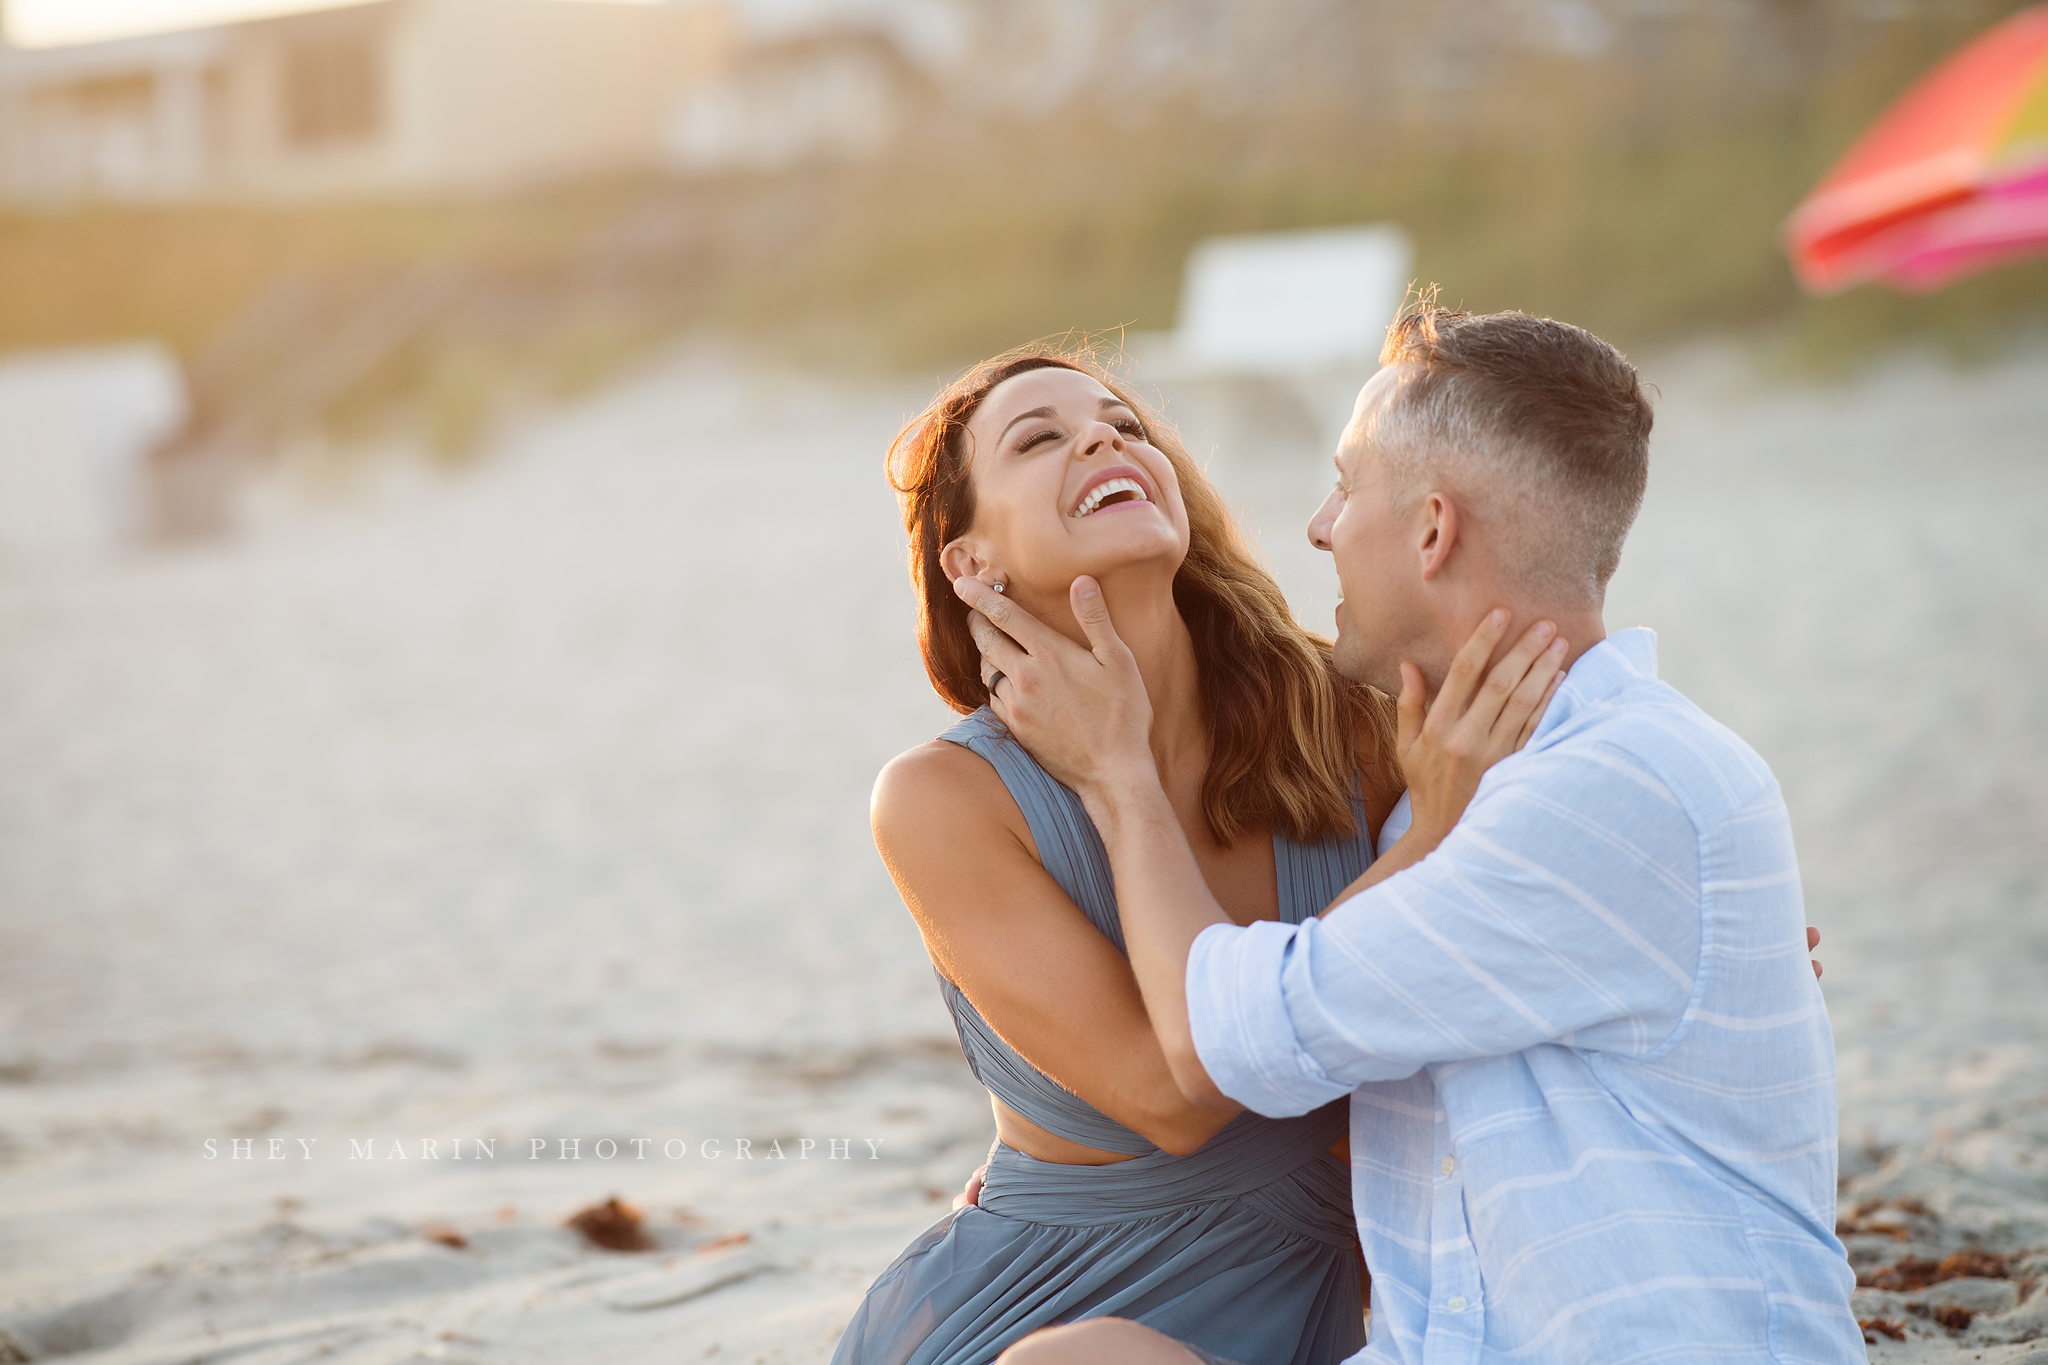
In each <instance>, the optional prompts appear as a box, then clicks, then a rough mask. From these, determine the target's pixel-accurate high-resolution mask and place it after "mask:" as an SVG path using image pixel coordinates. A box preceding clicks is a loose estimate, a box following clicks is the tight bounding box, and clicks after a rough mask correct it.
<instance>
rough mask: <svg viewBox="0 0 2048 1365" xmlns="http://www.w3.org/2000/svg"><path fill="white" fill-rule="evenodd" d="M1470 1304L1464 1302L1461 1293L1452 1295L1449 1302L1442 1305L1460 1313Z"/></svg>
mask: <svg viewBox="0 0 2048 1365" xmlns="http://www.w3.org/2000/svg"><path fill="white" fill-rule="evenodd" d="M1471 1306H1472V1305H1471V1304H1469V1303H1466V1302H1465V1296H1464V1295H1463V1294H1459V1295H1456V1296H1454V1297H1453V1298H1452V1299H1451V1301H1450V1302H1449V1303H1447V1304H1445V1305H1444V1307H1446V1308H1448V1309H1450V1310H1451V1311H1452V1312H1453V1313H1462V1312H1464V1311H1465V1310H1466V1309H1467V1308H1470V1307H1471Z"/></svg>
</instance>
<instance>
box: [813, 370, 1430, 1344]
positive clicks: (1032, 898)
mask: <svg viewBox="0 0 2048 1365" xmlns="http://www.w3.org/2000/svg"><path fill="white" fill-rule="evenodd" d="M889 473H890V479H891V482H892V483H893V485H894V486H895V488H896V489H897V491H898V493H899V495H900V498H901V503H902V508H903V519H904V525H905V527H906V529H907V530H908V532H909V535H910V550H911V576H912V579H913V581H914V583H915V585H916V589H917V593H918V600H919V607H920V617H919V639H920V644H921V646H922V648H923V652H924V660H925V667H926V670H927V671H928V672H929V674H930V676H931V680H932V685H933V687H934V688H936V689H937V691H938V693H939V695H940V696H941V697H942V698H944V699H945V700H946V702H947V703H948V704H950V705H951V706H952V707H953V708H954V709H955V710H957V711H960V712H963V713H965V716H964V719H962V720H961V721H960V722H959V723H958V724H956V725H955V726H953V728H952V729H950V730H948V731H947V732H946V733H945V735H944V736H943V737H941V738H940V739H938V740H934V741H933V742H931V743H929V744H926V745H923V746H921V747H919V748H917V749H913V750H911V751H910V752H909V753H906V754H904V755H902V756H901V757H899V758H897V759H895V760H894V761H893V762H891V763H890V764H889V766H888V767H887V768H886V769H884V770H883V772H882V775H881V778H880V780H879V781H878V782H877V784H876V787H875V795H874V810H873V816H874V831H875V841H876V844H877V845H878V846H879V848H880V849H881V852H882V857H883V859H884V860H885V861H886V862H887V864H888V867H889V871H890V874H891V875H892V876H893V877H894V878H895V880H896V885H897V887H898V889H899V890H900V891H901V892H902V895H903V900H904V903H905V904H906V905H907V906H908V907H909V909H910V912H911V914H912V915H913V916H915V918H916V920H917V923H918V927H919V929H920V930H921V931H922V932H923V935H924V941H925V946H926V948H927V950H928V951H929V953H930V955H931V958H932V962H933V965H934V967H935V968H936V970H937V972H938V976H939V990H940V992H941V994H942V995H943V996H944V998H945V1001H946V1005H947V1007H948V1008H949V1009H950V1010H951V1011H952V1015H953V1020H954V1024H955V1026H956V1028H957V1029H958V1031H959V1035H960V1043H961V1046H962V1048H963V1049H964V1050H965V1052H966V1054H967V1060H968V1063H969V1065H970V1066H972V1068H973V1070H974V1074H975V1076H976V1077H977V1078H978V1079H979V1080H980V1081H981V1082H982V1084H983V1085H985V1086H986V1087H987V1088H988V1090H989V1092H990V1094H991V1096H992V1097H993V1104H994V1109H995V1118H996V1130H997V1134H998V1140H997V1143H996V1146H995V1147H994V1149H993V1150H992V1151H991V1154H990V1160H989V1165H988V1167H987V1173H986V1177H985V1183H984V1184H983V1186H982V1188H981V1191H980V1196H979V1202H978V1205H970V1206H968V1207H965V1208H961V1209H957V1210H955V1211H954V1212H953V1213H951V1214H949V1215H948V1216H947V1217H946V1218H944V1219H942V1220H941V1221H940V1222H939V1223H938V1224H936V1225H935V1226H934V1227H932V1228H931V1229H930V1230H929V1231H927V1232H926V1233H924V1234H923V1235H922V1236H921V1237H919V1238H918V1239H917V1240H916V1241H915V1242H914V1243H912V1244H911V1246H910V1247H909V1249H908V1250H906V1251H905V1252H904V1253H903V1254H902V1255H901V1256H900V1257H899V1258H898V1259H897V1260H896V1262H895V1263H894V1264H893V1265H891V1266H890V1267H889V1268H888V1269H887V1270H886V1271H885V1272H884V1273H883V1274H882V1276H881V1278H880V1279H878V1280H877V1281H876V1282H875V1284H874V1286H873V1288H871V1289H870V1290H869V1292H868V1295H867V1297H866V1299H865V1300H864V1301H863V1302H862V1304H861V1306H860V1309H859V1311H858V1312H857V1313H856V1314H855V1316H854V1319H853V1321H852V1323H851V1324H850V1325H849V1326H848V1327H847V1329H846V1333H845V1336H844V1337H843V1339H842V1340H841V1342H840V1345H839V1349H838V1352H837V1354H836V1355H835V1356H834V1361H835V1363H836V1365H909V1363H911V1362H917V1363H919V1365H940V1363H941V1362H943V1363H944V1365H969V1363H970V1362H983V1361H990V1360H993V1359H994V1358H995V1357H996V1356H997V1355H998V1354H1000V1353H1001V1351H1002V1350H1003V1349H1004V1348H1005V1347H1006V1346H1008V1345H1009V1344H1011V1343H1012V1342H1014V1341H1016V1340H1017V1339H1018V1338H1020V1337H1022V1336H1024V1335H1025V1334H1027V1333H1029V1332H1031V1331H1032V1330H1034V1329H1036V1328H1039V1327H1043V1326H1046V1325H1048V1324H1052V1323H1060V1322H1069V1321H1073V1320H1076V1319H1080V1318H1091V1317H1098V1316H1103V1315H1110V1314H1114V1315H1116V1316H1119V1317H1124V1318H1132V1319H1135V1320H1137V1321H1139V1322H1142V1323H1145V1324H1147V1325H1149V1326H1151V1327H1154V1328H1156V1329H1158V1330H1160V1331H1162V1332H1164V1333H1166V1334H1167V1335H1169V1336H1173V1337H1177V1338H1179V1339H1181V1340H1182V1341H1185V1342H1187V1343H1189V1344H1190V1345H1192V1346H1195V1347H1197V1348H1198V1349H1200V1350H1203V1351H1206V1352H1209V1353H1212V1354H1214V1355H1217V1356H1223V1357H1231V1358H1235V1359H1237V1360H1242V1361H1257V1362H1261V1365H1282V1362H1295V1363H1296V1365H1325V1363H1326V1362H1335V1361H1338V1360H1341V1359H1342V1358H1343V1357H1345V1356H1347V1355H1350V1354H1351V1353H1353V1352H1354V1351H1356V1350H1358V1349H1359V1348H1360V1347H1361V1346H1362V1345H1363V1344H1364V1340H1365V1338H1364V1331H1363V1326H1362V1322H1361V1318H1362V1313H1361V1302H1360V1281H1361V1274H1360V1272H1361V1261H1360V1258H1359V1254H1358V1250H1357V1243H1356V1240H1355V1238H1354V1233H1353V1222H1352V1218H1353V1215H1352V1209H1351V1203H1350V1193H1349V1187H1350V1181H1349V1175H1348V1170H1347V1167H1346V1166H1345V1164H1344V1163H1343V1162H1341V1161H1339V1160H1338V1159H1337V1158H1336V1157H1334V1156H1333V1155H1331V1152H1330V1149H1331V1148H1332V1146H1333V1145H1337V1146H1340V1147H1341V1143H1342V1142H1343V1140H1344V1137H1345V1106H1344V1104H1343V1102H1341V1101H1340V1102H1338V1103H1335V1104H1332V1105H1330V1106H1327V1107H1325V1108H1323V1109H1319V1110H1316V1111H1315V1112H1313V1113H1310V1114H1306V1115H1303V1116H1301V1117H1298V1118H1289V1119H1269V1118H1265V1117H1262V1116H1260V1115H1257V1114H1253V1113H1249V1112H1245V1111H1242V1110H1238V1111H1228V1112H1226V1111H1218V1110H1214V1109H1205V1108H1199V1107H1197V1106H1195V1105H1193V1104H1191V1103H1190V1102H1188V1101H1187V1100H1186V1099H1185V1098H1183V1096H1182V1095H1181V1093H1180V1091H1179V1089H1178V1087H1177V1086H1176V1085H1175V1084H1174V1080H1173V1077H1172V1075H1171V1074H1170V1072H1169V1071H1168V1069H1167V1064H1166V1060H1165V1058H1164V1056H1163V1054H1162V1053H1161V1051H1160V1048H1159V1045H1158V1043H1157V1041H1156V1039H1155V1038H1154V1036H1153V1033H1152V1028H1151V1025H1150V1024H1149V1022H1148V1021H1147V1019H1146V1015H1145V1009H1144V1005H1143V1003H1142V1002H1141V1000H1140V998H1139V995H1138V988H1137V984H1136V982H1135V980H1134V979H1133V977H1132V975H1131V971H1130V967H1129V964H1128V962H1127V961H1126V959H1125V957H1124V955H1123V949H1122V943H1123V936H1122V930H1121V926H1120V924H1119V922H1118V919H1117V907H1116V898H1115V895H1114V891H1113V888H1112V886H1111V881H1110V870H1109V863H1108V859H1107V857H1106V856H1105V853H1104V850H1103V846H1102V842H1101V840H1100V838H1099V837H1098V836H1097V834H1096V831H1095V828H1094V826H1093V825H1092V824H1091V823H1090V822H1089V819H1088V816H1087V814H1086V813H1085V812H1084V811H1083V809H1082V806H1081V802H1080V800H1079V798H1078V797H1076V796H1075V795H1074V794H1073V793H1072V792H1071V791H1069V790H1068V789H1066V788H1065V787H1062V786H1061V785H1059V784H1058V783H1057V782H1055V781H1054V780H1053V779H1052V778H1051V777H1049V776H1048V775H1047V774H1046V773H1045V772H1044V771H1043V770H1042V769H1041V768H1039V766H1038V765H1037V764H1036V763H1035V762H1033V761H1032V759H1031V758H1030V756H1029V755H1028V754H1026V753H1025V752H1024V750H1023V749H1022V748H1021V747H1020V746H1018V745H1017V744H1016V743H1015V742H1014V741H1013V740H1012V739H1011V738H1010V737H1009V735H1008V733H1007V732H1006V731H1005V730H1004V728H1003V726H1002V724H1001V723H1000V722H999V721H997V720H996V719H995V717H994V714H993V713H992V712H991V711H990V710H989V709H988V708H987V706H986V705H985V703H986V701H987V699H988V697H989V696H990V687H989V682H990V681H993V682H994V684H995V686H997V687H998V688H999V687H1000V686H1001V685H1002V683H1001V679H1000V677H999V676H998V677H997V678H995V679H993V680H985V679H984V677H983V675H982V671H981V668H982V665H981V660H980V656H979V654H978V652H977V650H976V648H975V645H974V641H973V639H972V637H971V635H970V634H969V630H968V619H967V612H966V608H965V607H963V606H962V605H961V603H960V601H959V599H958V598H957V597H956V596H955V593H954V589H953V586H952V582H953V580H954V579H955V578H958V577H962V576H973V577H976V578H979V579H981V580H982V581H983V582H985V583H987V584H989V585H990V586H992V587H995V588H998V589H999V590H1001V591H1002V592H1004V593H1006V594H1007V595H1009V596H1010V597H1011V598H1012V599H1013V600H1015V601H1016V602H1017V603H1018V604H1019V605H1020V606H1022V607H1023V608H1024V609H1025V610H1027V611H1029V612H1030V613H1031V614H1032V615H1033V616H1035V617H1037V618H1038V619H1039V620H1040V621H1043V622H1046V623H1048V624H1050V625H1053V626H1055V627H1056V628H1058V629H1060V630H1062V631H1064V632H1065V633H1067V634H1069V635H1070V636H1072V637H1073V638H1074V639H1076V640H1081V639H1083V638H1084V637H1083V636H1082V633H1081V630H1080V627H1079V625H1078V624H1077V623H1076V622H1075V620H1074V618H1073V615H1072V613H1071V611H1070V610H1069V608H1068V596H1067V593H1068V585H1069V584H1070V583H1071V582H1072V581H1073V579H1074V578H1075V577H1076V576H1078V575H1081V574H1091V575H1093V576H1094V577H1095V578H1096V579H1098V580H1099V581H1100V583H1101V585H1102V591H1103V594H1104V596H1105V598H1106V599H1107V601H1108V603H1109V606H1110V609H1111V611H1112V614H1113V615H1114V618H1115V620H1116V624H1117V630H1118V632H1119V633H1120V634H1121V636H1122V637H1123V639H1124V640H1125V641H1126V642H1127V643H1128V644H1129V645H1130V646H1131V648H1132V650H1133V651H1134V653H1135V654H1136V656H1137V658H1138V660H1139V661H1140V665H1141V668H1142V670H1143V672H1144V675H1145V680H1146V685H1147V687H1148V689H1149V690H1150V693H1151V701H1152V708H1153V712H1154V716H1155V727H1154V735H1153V740H1154V744H1153V747H1154V750H1155V752H1156V753H1157V754H1158V756H1159V762H1160V773H1161V776H1162V778H1163V779H1164V781H1165V785H1166V790H1167V792H1168V793H1169V794H1170V796H1171V797H1172V800H1173V804H1174V807H1175V809H1176V811H1177V812H1178V813H1179V816H1180V821H1181V824H1182V826H1183V828H1184V829H1185V830H1186V832H1187V837H1188V842H1189V843H1190V845H1191V846H1192V847H1193V849H1194V853H1195V857H1196V859H1197V861H1198V862H1199V863H1200V864H1201V867H1202V870H1203V873H1204V875H1205V876H1206V877H1207V879H1208V882H1209V885H1210V887H1211V889H1212V890H1214V891H1215V893H1216V897H1217V899H1218V900H1219V901H1220V902H1221V903H1222V905H1223V906H1224V908H1225V909H1226V910H1228V911H1229V913H1230V914H1231V915H1232V916H1233V917H1234V918H1236V919H1237V920H1239V921H1240V922H1248V921H1251V920H1254V919H1279V920H1283V921H1287V922H1290V923H1294V922H1299V921H1301V920H1303V919H1305V918H1307V917H1309V916H1312V915H1315V914H1316V913H1317V912H1319V911H1321V910H1322V909H1323V908H1324V907H1325V906H1326V905H1328V904H1329V903H1330V902H1331V901H1333V900H1335V899H1336V898H1337V896H1338V895H1339V893H1340V892H1342V891H1343V890H1344V888H1345V887H1346V886H1347V885H1348V884H1349V883H1351V882H1352V881H1353V880H1354V879H1356V878H1358V877H1359V876H1360V875H1361V874H1362V873H1364V872H1365V870H1366V868H1367V866H1368V865H1369V864H1370V863H1371V862H1372V860H1373V847H1374V845H1373V840H1374V836H1375V834H1376V833H1377V832H1379V830H1380V828H1381V825H1382V823H1383V821H1385V819H1386V817H1387V815H1388V813H1389V811H1390V810H1391V809H1392V808H1393V807H1394V805H1395V803H1396V801H1397V799H1398V798H1399V796H1400V793H1401V782H1400V778H1399V776H1398V774H1397V771H1396V764H1395V762H1394V756H1393V751H1394V743H1393V739H1394V737H1393V733H1392V725H1391V720H1392V716H1391V708H1390V707H1389V705H1388V704H1387V702H1386V699H1385V698H1384V697H1381V696H1379V695H1378V694H1375V693H1371V692H1369V691H1367V690H1365V689H1363V688H1360V687H1357V686H1355V685H1353V684H1351V683H1349V682H1347V681H1346V680H1345V679H1344V678H1342V677H1341V676H1339V675H1338V674H1337V672H1336V671H1335V670H1334V669H1333V667H1332V666H1331V663H1330V648H1329V645H1328V643H1327V642H1326V641H1324V640H1323V639H1321V638H1320V637H1317V636H1315V635H1311V634H1309V633H1308V632H1307V631H1305V630H1303V629H1302V628H1301V627H1300V626H1299V625H1297V624H1296V623H1295V621H1294V619H1293V617H1292V616H1291V615H1290V614H1289V612H1288V609H1287V605H1286V602H1285V599H1284V598H1283V597H1282V596H1281V593H1280V590H1279V588H1278V586H1277V585H1276V584H1275V583H1274V581H1273V579H1272V578H1271V577H1270V575H1268V574H1267V573H1266V571H1265V570H1264V569H1263V568H1261V567H1260V566H1259V564H1258V562H1257V561H1256V560H1255V559H1254V558H1253V556H1252V554H1251V552H1250V550H1249V549H1248V547H1247V546H1246V544H1245V542H1244V540H1243V538H1242V537H1241V536H1240V535H1239V533H1238V531H1237V529H1236V528H1235V526H1234V525H1233V524H1232V522H1231V519H1230V516H1229V514H1228V512H1227V511H1226V510H1225V507H1224V504H1223V501H1222V499H1221V498H1220V497H1219V495H1218V494H1217V491H1216V490H1215V488H1214V487H1213V486H1212V485H1211V484H1210V483H1209V482H1208V480H1207V478H1206V477H1205V476H1204V475H1203V474H1202V473H1201V471H1200V470H1199V469H1198V468H1197V467H1196V466H1195V465H1194V463H1193V462H1192V461H1191V460H1190V459H1189V458H1188V456H1187V454H1186V453H1185V452H1184V451H1183V450H1182V449H1181V447H1180V445H1179V443H1178V442H1177V441H1176V440H1175V439H1174V437H1173V436H1172V434H1171V433H1170V432H1169V431H1167V430H1166V429H1164V428H1163V427H1162V426H1160V425H1159V424H1158V423H1157V422H1156V421H1155V420H1154V419H1152V418H1151V417H1149V416H1148V415H1147V414H1146V413H1145V412H1144V411H1142V410H1141V409H1140V408H1139V407H1138V406H1137V404H1136V403H1135V402H1134V401H1133V400H1132V399H1131V398H1130V397H1129V396H1128V395H1127V394H1125V393H1123V392H1121V391H1120V390H1119V389H1118V387H1117V386H1116V385H1115V384H1114V383H1113V382H1111V380H1110V379H1109V377H1108V376H1106V375H1105V374H1103V373H1101V372H1100V371H1098V370H1096V369H1095V368H1093V367H1092V366H1090V365H1089V364H1087V363H1086V362H1084V361H1080V360H1076V359H1072V358H1067V357H1062V356H1058V355H1053V354H1045V353H1036V352H1031V353H1017V354H1012V355H1008V356H1003V357H999V358H997V359H996V360H992V361H989V362H987V363H986V364H983V365H981V366H979V367H977V368H976V369H975V370H974V371H972V372H971V373H969V374H968V375H966V376H965V377H964V378H962V379H961V380H959V381H958V382H957V383H955V384H953V385H952V386H951V387H949V388H948V389H947V390H946V391H945V392H944V393H943V394H941V395H940V396H939V398H938V399H937V400H936V401H935V402H934V403H933V404H932V405H931V407H930V408H928V409H927V410H926V411H925V412H924V413H923V414H922V415H921V416H920V417H919V418H918V419H917V420H915V421H914V422H912V423H911V424H910V425H909V426H908V427H906V428H905V429H904V431H903V433H902V434H901V435H900V436H899V437H898V438H897V440H896V442H895V444H894V445H893V446H892V447H891V449H890V458H889ZM1418 799H1420V795H1419V794H1418Z"/></svg>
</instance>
